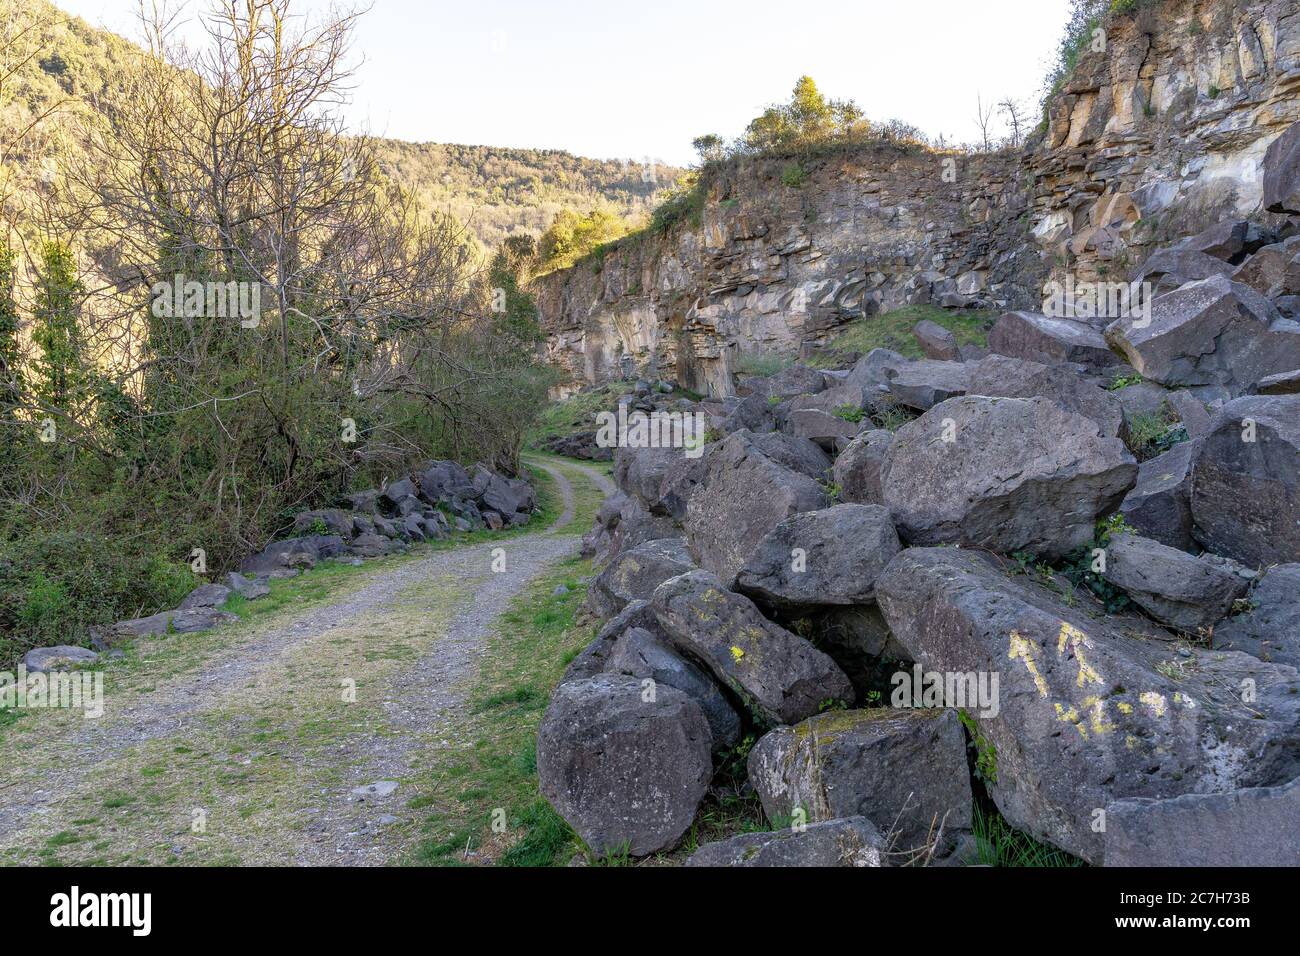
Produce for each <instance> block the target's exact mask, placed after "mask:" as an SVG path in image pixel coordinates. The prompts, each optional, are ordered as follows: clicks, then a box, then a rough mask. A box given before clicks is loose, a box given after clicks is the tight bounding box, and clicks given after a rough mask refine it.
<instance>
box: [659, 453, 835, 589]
mask: <svg viewBox="0 0 1300 956" xmlns="http://www.w3.org/2000/svg"><path fill="white" fill-rule="evenodd" d="M829 504H830V499H829V498H828V497H827V495H826V492H825V490H824V489H823V488H822V487H821V485H819V484H818V483H817V482H816V481H814V480H813V479H812V478H809V477H808V476H807V475H805V474H802V473H800V472H797V471H794V470H792V469H790V468H788V467H786V466H785V465H783V464H781V463H780V462H779V461H777V460H775V459H774V458H771V457H769V456H768V455H766V454H764V453H763V451H761V450H760V449H759V446H758V445H757V443H756V442H755V441H754V437H753V436H751V435H749V434H748V433H747V432H736V433H735V434H733V435H729V436H728V437H727V438H726V439H724V440H723V441H722V443H721V444H719V446H718V447H717V448H715V449H713V451H711V452H710V454H709V465H708V469H707V471H706V472H705V476H704V479H703V481H702V482H701V483H700V485H699V487H697V488H696V489H695V491H694V493H693V494H692V495H691V498H690V501H689V503H688V504H687V508H686V521H685V529H686V540H687V543H688V544H689V546H690V549H691V553H692V555H694V557H695V559H696V561H698V563H699V565H700V567H702V568H706V569H708V570H709V571H712V572H713V573H714V574H716V575H718V577H719V578H720V579H721V580H722V582H723V584H724V585H728V584H730V583H732V582H733V581H734V580H735V578H736V574H737V573H738V572H739V571H740V569H741V568H742V567H744V564H745V561H747V560H748V559H749V556H750V555H751V554H753V553H754V550H755V549H756V548H757V547H758V544H759V542H760V541H762V540H763V538H764V537H765V536H766V535H767V533H768V532H769V531H771V530H772V529H773V528H774V527H776V526H777V525H778V524H779V523H780V522H781V521H783V520H785V519H786V518H788V517H789V516H790V515H792V514H798V513H799V512H803V511H816V510H817V509H818V508H825V507H826V506H828V505H829Z"/></svg>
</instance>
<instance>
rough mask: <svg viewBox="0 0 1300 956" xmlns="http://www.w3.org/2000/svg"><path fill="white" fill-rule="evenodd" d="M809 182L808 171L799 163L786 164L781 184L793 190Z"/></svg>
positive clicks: (782, 171) (782, 172)
mask: <svg viewBox="0 0 1300 956" xmlns="http://www.w3.org/2000/svg"><path fill="white" fill-rule="evenodd" d="M807 181H808V171H807V170H806V169H804V168H803V166H801V165H799V163H798V162H793V163H786V164H785V166H784V167H783V168H782V170H781V183H782V184H783V185H786V186H789V187H790V188H791V189H798V188H799V187H800V186H802V185H803V184H804V183H806V182H807Z"/></svg>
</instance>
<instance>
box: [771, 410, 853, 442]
mask: <svg viewBox="0 0 1300 956" xmlns="http://www.w3.org/2000/svg"><path fill="white" fill-rule="evenodd" d="M862 427H863V426H862V420H858V421H852V420H850V419H847V418H842V417H840V416H839V415H834V414H832V413H830V412H824V411H822V410H821V409H819V408H793V409H790V411H789V412H788V413H787V414H786V418H785V431H787V432H788V433H789V434H791V435H793V436H794V437H796V438H807V439H808V440H809V441H811V442H814V443H815V444H817V445H818V446H819V447H821V448H825V449H827V450H828V451H833V450H834V449H836V448H840V447H843V446H844V445H847V444H848V443H849V442H850V441H852V440H853V436H855V435H856V434H857V433H858V432H860V431H861V430H862Z"/></svg>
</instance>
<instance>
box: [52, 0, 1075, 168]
mask: <svg viewBox="0 0 1300 956" xmlns="http://www.w3.org/2000/svg"><path fill="white" fill-rule="evenodd" d="M54 2H55V3H57V4H58V6H60V7H61V8H63V9H64V10H67V11H68V12H70V13H74V14H76V15H78V16H80V17H82V18H84V19H85V20H87V21H89V22H90V23H92V24H95V25H97V26H103V27H107V28H108V29H111V30H114V31H115V32H117V33H121V34H123V35H124V36H127V37H128V38H131V39H134V38H135V36H136V31H135V10H136V2H135V0H54ZM1068 4H1069V0H856V2H843V0H808V2H803V3H800V2H792V0H635V2H632V0H454V2H450V0H371V9H370V10H369V12H368V13H366V14H364V15H363V17H362V18H361V21H360V24H359V27H358V29H357V33H356V37H355V43H354V52H355V54H356V57H357V59H358V61H360V66H359V72H358V75H357V86H356V89H355V91H354V93H353V102H352V104H351V106H350V107H349V120H350V122H351V123H352V124H353V126H354V128H358V129H360V128H367V129H368V130H369V131H370V132H372V133H375V134H377V135H383V136H393V137H397V138H400V139H407V140H414V141H432V142H443V143H472V144H485V145H492V146H519V147H534V148H551V149H565V150H568V151H570V152H572V153H576V154H578V155H581V156H592V157H598V158H620V157H629V158H637V159H641V158H644V157H651V158H653V159H657V160H661V161H665V162H669V163H674V164H680V165H685V164H687V163H689V162H690V161H692V159H693V153H692V151H691V147H690V141H691V139H692V138H693V137H695V136H697V135H699V134H701V133H707V132H714V133H718V134H720V135H722V136H725V137H727V138H731V137H734V136H736V135H738V134H739V133H740V132H741V131H742V130H743V129H744V126H745V124H746V123H747V122H748V121H749V119H750V118H752V117H753V116H755V115H756V114H757V113H758V112H759V111H760V110H761V109H762V108H763V107H764V106H766V105H768V104H769V103H772V102H777V101H781V100H784V99H787V98H788V96H789V93H790V89H791V88H792V87H793V86H794V82H795V80H796V79H797V78H798V77H799V75H800V74H803V73H807V74H809V75H811V76H812V77H813V79H814V80H816V81H817V85H818V86H819V87H820V88H821V90H822V92H823V93H824V94H826V95H827V96H831V97H839V98H851V99H854V100H856V101H857V103H858V105H859V106H861V107H862V109H863V110H864V111H865V112H866V115H867V117H868V118H870V119H876V120H884V119H890V118H899V119H903V120H906V121H907V122H909V123H911V124H913V125H915V126H917V127H920V128H921V129H922V130H923V131H925V132H926V133H929V134H931V135H937V134H939V133H943V134H945V135H947V136H948V137H949V138H955V139H957V140H969V141H974V140H975V139H976V138H977V131H976V126H975V119H974V118H975V112H976V108H975V100H976V94H977V93H979V94H982V95H983V97H984V99H985V100H986V101H988V100H998V99H1002V98H1003V97H1005V96H1008V95H1009V96H1012V97H1014V98H1016V99H1018V100H1021V101H1024V102H1025V103H1026V105H1027V106H1028V107H1029V108H1030V111H1031V112H1032V111H1033V109H1034V107H1036V105H1037V102H1038V94H1039V91H1040V87H1041V84H1042V78H1043V76H1044V75H1045V73H1046V72H1047V69H1048V65H1049V63H1050V60H1051V58H1052V54H1053V51H1054V50H1055V49H1056V46H1057V43H1058V41H1059V39H1060V36H1061V32H1062V30H1063V28H1064V25H1065V21H1066V17H1067V7H1068ZM327 6H328V0H299V4H298V9H300V10H304V11H321V10H324V9H325V8H326V7H327ZM202 7H203V0H190V3H189V5H188V6H187V8H186V9H187V10H190V11H193V10H198V9H202Z"/></svg>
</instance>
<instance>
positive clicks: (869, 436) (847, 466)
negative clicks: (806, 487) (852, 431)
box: [831, 428, 894, 505]
mask: <svg viewBox="0 0 1300 956" xmlns="http://www.w3.org/2000/svg"><path fill="white" fill-rule="evenodd" d="M893 443H894V433H893V432H890V431H886V430H885V429H883V428H874V429H872V430H870V431H865V432H861V433H859V434H858V436H857V437H856V438H854V439H853V441H851V442H849V444H848V446H847V447H846V448H845V449H844V450H843V451H842V452H840V454H839V456H838V457H837V458H836V459H835V465H834V467H833V468H832V470H831V474H832V477H833V479H834V481H835V484H837V485H838V486H839V489H840V500H841V501H846V502H853V503H856V504H864V505H872V504H880V503H881V500H882V496H883V491H882V490H881V487H880V472H881V469H882V468H883V467H884V464H885V455H886V453H887V452H888V451H889V446H890V445H892V444H893Z"/></svg>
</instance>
